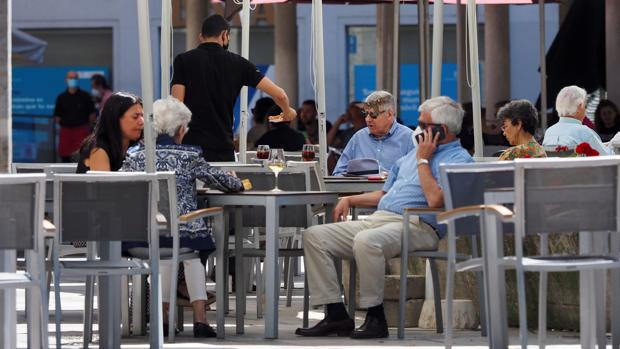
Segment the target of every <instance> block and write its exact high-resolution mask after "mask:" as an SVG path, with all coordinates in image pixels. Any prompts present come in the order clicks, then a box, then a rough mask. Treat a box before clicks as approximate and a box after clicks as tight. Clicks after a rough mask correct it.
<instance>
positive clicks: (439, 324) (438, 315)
mask: <svg viewBox="0 0 620 349" xmlns="http://www.w3.org/2000/svg"><path fill="white" fill-rule="evenodd" d="M428 261H429V264H430V266H431V278H432V279H433V280H432V282H433V298H434V300H435V327H436V328H437V333H443V316H442V312H441V290H440V289H439V272H438V271H437V261H435V259H433V258H429V259H428Z"/></svg>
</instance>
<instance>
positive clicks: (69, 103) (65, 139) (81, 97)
mask: <svg viewBox="0 0 620 349" xmlns="http://www.w3.org/2000/svg"><path fill="white" fill-rule="evenodd" d="M65 81H66V82H67V89H66V90H65V91H64V92H63V93H61V94H60V95H58V97H56V106H55V107H54V121H55V122H56V123H58V124H59V125H60V132H59V140H58V155H59V156H60V158H61V160H62V162H72V161H73V159H72V156H73V155H74V153H75V152H76V151H77V150H78V149H79V147H80V144H81V143H82V141H83V140H84V139H85V138H86V137H88V135H89V134H90V131H91V126H90V125H91V123H92V122H94V121H95V105H94V103H93V100H92V98H91V96H90V95H89V94H88V92H86V91H82V90H81V89H80V88H79V86H78V75H77V73H76V72H74V71H70V72H68V73H67V76H66V78H65Z"/></svg>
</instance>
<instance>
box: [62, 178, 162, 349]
mask: <svg viewBox="0 0 620 349" xmlns="http://www.w3.org/2000/svg"><path fill="white" fill-rule="evenodd" d="M157 192H158V188H157V176H156V175H154V174H127V175H124V176H118V175H101V174H98V175H92V174H86V175H77V174H75V175H56V176H55V177H54V222H55V224H56V225H57V227H58V230H57V234H56V241H58V243H56V244H54V254H53V263H54V291H55V297H56V299H55V300H56V312H55V322H56V345H57V347H60V345H61V332H60V323H61V314H62V311H61V303H60V277H61V274H63V273H66V274H73V275H93V276H99V277H101V276H105V277H110V278H112V277H115V276H120V275H135V274H149V275H152V276H154V277H152V278H151V285H152V288H151V295H152V299H153V300H154V301H153V302H151V304H150V306H151V309H150V310H151V312H150V316H151V318H150V323H151V335H150V343H151V347H160V345H161V343H162V338H163V334H162V327H161V322H160V317H161V299H160V298H161V297H160V295H159V289H160V286H159V277H158V275H159V244H158V243H150V242H151V241H158V232H157V229H155V227H154V226H155V212H156V210H157V207H156V202H157V201H156V198H157ZM76 240H81V241H96V242H100V243H101V245H102V247H103V248H102V256H101V257H102V258H101V260H86V261H60V259H59V257H58V255H59V254H58V253H59V245H60V244H61V243H63V242H69V241H76ZM122 240H129V241H145V242H149V256H150V259H149V263H144V262H141V261H137V260H133V261H122V260H120V259H119V260H115V258H116V256H115V252H116V251H117V252H119V254H120V241H122ZM106 258H108V259H109V260H106ZM100 280H101V279H100ZM104 284H108V287H107V292H106V293H110V294H107V295H105V294H100V297H103V298H104V299H105V297H107V298H109V299H106V300H104V302H103V304H104V305H105V306H114V302H113V300H114V296H115V295H112V294H111V293H112V292H113V291H112V289H113V288H114V287H113V285H114V282H113V281H112V279H111V280H101V281H100V286H102V287H103V285H104ZM106 301H109V304H107V303H105V302H106ZM119 309H120V307H119ZM112 313H115V311H113V312H112ZM118 320H120V319H115V316H112V318H109V319H108V318H105V319H101V317H100V321H102V322H104V323H106V326H109V327H113V326H119V327H120V324H119V323H118V322H117V321H118ZM101 327H102V326H101V323H100V328H101ZM111 332H112V333H114V332H115V331H111ZM101 337H102V338H103V336H101ZM117 340H118V338H110V339H109V341H111V342H113V343H115V342H116V341H117ZM102 345H108V343H102Z"/></svg>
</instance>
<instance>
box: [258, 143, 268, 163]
mask: <svg viewBox="0 0 620 349" xmlns="http://www.w3.org/2000/svg"><path fill="white" fill-rule="evenodd" d="M256 158H257V159H260V160H267V159H269V146H268V145H265V144H261V145H259V146H258V147H257V148H256Z"/></svg>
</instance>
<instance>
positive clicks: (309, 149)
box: [301, 144, 316, 161]
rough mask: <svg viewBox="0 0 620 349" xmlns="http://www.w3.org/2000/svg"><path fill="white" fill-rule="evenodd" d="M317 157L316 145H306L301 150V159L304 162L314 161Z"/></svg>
mask: <svg viewBox="0 0 620 349" xmlns="http://www.w3.org/2000/svg"><path fill="white" fill-rule="evenodd" d="M315 156H316V154H315V152H314V145H312V144H304V147H303V148H302V149H301V158H302V159H303V160H304V161H314V157H315Z"/></svg>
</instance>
